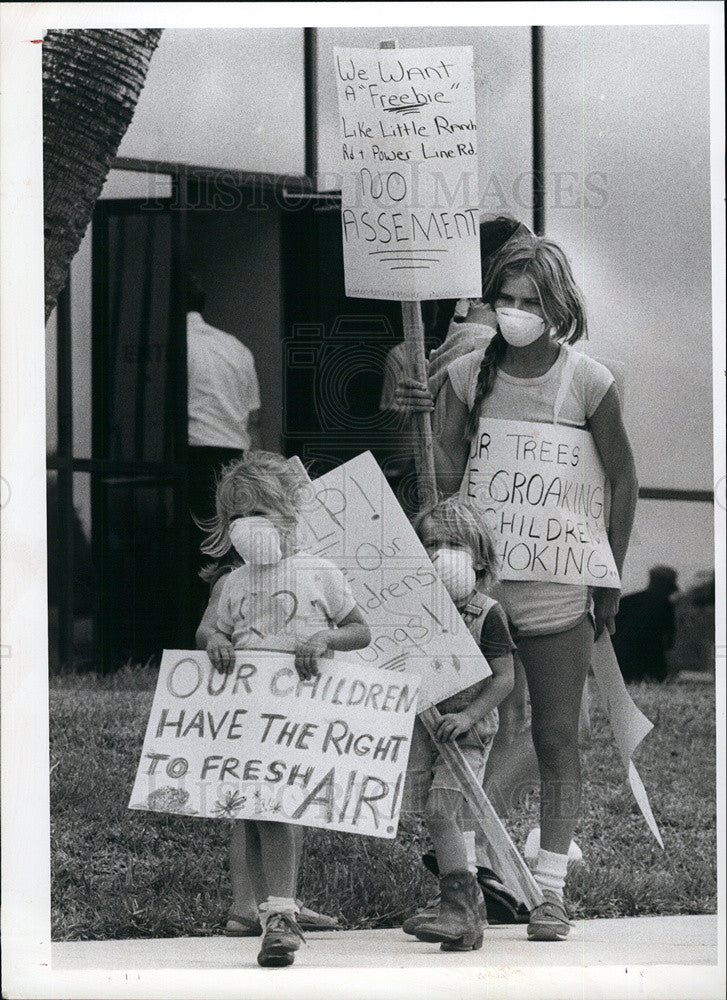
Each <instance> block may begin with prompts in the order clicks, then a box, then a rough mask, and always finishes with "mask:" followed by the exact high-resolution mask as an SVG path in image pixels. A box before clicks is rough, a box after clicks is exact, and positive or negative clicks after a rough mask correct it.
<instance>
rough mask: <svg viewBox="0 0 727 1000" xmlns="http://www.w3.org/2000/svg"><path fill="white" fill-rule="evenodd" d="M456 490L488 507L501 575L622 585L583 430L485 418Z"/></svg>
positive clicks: (600, 476)
mask: <svg viewBox="0 0 727 1000" xmlns="http://www.w3.org/2000/svg"><path fill="white" fill-rule="evenodd" d="M460 493H461V496H462V497H463V498H464V499H468V498H469V499H475V500H478V501H479V502H480V503H481V504H482V506H483V507H484V508H485V510H486V512H487V521H488V524H489V527H490V528H491V530H492V532H493V534H494V536H495V538H496V549H497V554H498V557H499V559H500V577H501V579H503V580H541V581H548V582H551V583H574V584H587V585H588V586H595V587H618V586H619V576H618V571H617V569H616V564H615V563H614V561H613V555H612V553H611V549H610V546H609V544H608V532H607V522H608V482H607V479H606V474H605V472H604V471H603V465H602V464H601V459H600V457H599V455H598V451H597V449H596V446H595V444H594V442H593V438H592V437H591V435H590V433H589V432H588V431H586V430H582V429H581V428H578V427H566V426H563V425H561V424H540V423H533V422H530V421H521V420H491V419H489V418H488V419H486V420H485V419H482V420H480V424H479V429H478V432H477V434H476V435H475V436H474V438H473V439H472V446H471V449H470V455H469V458H468V462H467V469H466V471H465V475H464V478H463V480H462V486H461V490H460Z"/></svg>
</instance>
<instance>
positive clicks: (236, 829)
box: [230, 820, 267, 920]
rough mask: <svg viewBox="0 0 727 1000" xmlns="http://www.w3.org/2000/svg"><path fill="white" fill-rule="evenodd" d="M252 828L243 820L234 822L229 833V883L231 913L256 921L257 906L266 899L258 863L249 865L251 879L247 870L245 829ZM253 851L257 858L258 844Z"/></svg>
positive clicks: (263, 881) (250, 824)
mask: <svg viewBox="0 0 727 1000" xmlns="http://www.w3.org/2000/svg"><path fill="white" fill-rule="evenodd" d="M247 826H252V823H247V822H246V821H245V820H235V822H234V823H233V825H232V831H231V833H230V882H231V883H232V908H231V911H230V912H231V913H233V914H234V915H235V916H237V917H247V918H248V919H250V920H257V918H258V906H259V905H260V903H262V901H263V900H264V899H266V898H267V890H266V886H265V880H264V878H263V874H262V868H261V866H260V864H259V863H253V864H252V865H251V868H252V871H253V873H254V876H253V878H251V877H250V875H249V874H248V868H247V832H246V829H245V828H246V827H247ZM254 851H255V852H256V853H257V855H258V856H259V853H260V846H259V843H257V844H256V845H255V848H254Z"/></svg>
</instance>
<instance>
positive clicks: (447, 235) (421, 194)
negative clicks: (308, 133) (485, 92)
mask: <svg viewBox="0 0 727 1000" xmlns="http://www.w3.org/2000/svg"><path fill="white" fill-rule="evenodd" d="M333 58H334V65H335V75H336V83H337V85H338V111H339V136H340V142H341V145H340V152H341V156H340V161H339V162H340V169H341V171H342V180H341V223H342V230H343V256H344V267H345V275H346V294H347V295H350V296H356V297H362V298H371V299H401V300H407V299H440V298H461V297H463V296H477V295H479V294H480V291H481V276H480V256H479V194H478V175H477V124H476V121H475V92H474V72H473V53H472V48H471V47H470V46H460V47H451V48H431V49H338V48H337V49H334V53H333Z"/></svg>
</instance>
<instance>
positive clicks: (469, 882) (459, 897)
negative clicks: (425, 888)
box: [414, 871, 482, 951]
mask: <svg viewBox="0 0 727 1000" xmlns="http://www.w3.org/2000/svg"><path fill="white" fill-rule="evenodd" d="M439 885H440V892H441V896H442V902H441V904H440V907H439V917H438V918H437V919H435V920H432V921H427V923H426V924H422V925H420V926H419V927H418V928H417V929H416V931H415V932H414V933H415V936H416V937H417V938H418V939H419V940H420V941H441V942H442V949H443V950H445V951H475V950H476V949H477V948H481V947H482V920H481V918H480V914H479V909H480V904H479V902H478V900H480V899H481V898H482V896H481V893H480V889H479V886H478V885H477V880H476V879H475V876H474V875H472V874H471V872H468V871H456V872H449V873H448V874H447V875H443V876H442V878H440V880H439Z"/></svg>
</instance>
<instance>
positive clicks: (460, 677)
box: [299, 452, 491, 710]
mask: <svg viewBox="0 0 727 1000" xmlns="http://www.w3.org/2000/svg"><path fill="white" fill-rule="evenodd" d="M306 492H307V497H306V499H305V502H304V503H303V504H302V514H301V521H300V533H299V541H300V543H301V544H302V546H303V547H304V548H305V549H306V550H307V551H310V552H314V553H315V554H316V555H319V556H324V557H325V558H326V559H330V560H331V561H332V562H334V563H335V564H336V565H337V566H338V568H339V569H340V570H341V571H342V573H343V574H344V576H345V577H346V579H347V580H348V582H349V584H350V586H351V590H352V591H353V595H354V597H355V598H356V601H357V602H358V604H359V605H360V606H361V608H362V610H363V613H364V615H365V616H366V621H367V622H368V624H369V626H370V628H371V643H370V644H369V645H368V646H367V647H366V648H365V649H358V650H353V651H352V652H350V653H347V654H346V656H347V658H348V659H349V660H350V661H351V662H352V663H359V664H361V665H363V666H375V667H379V668H380V669H382V670H384V671H390V672H397V671H414V672H416V673H417V674H418V675H419V676H420V677H421V679H422V690H421V693H420V696H419V709H420V710H421V709H423V708H427V707H428V706H429V705H432V704H436V703H437V702H440V701H442V700H443V699H444V698H447V697H449V696H450V695H452V694H455V693H456V692H457V691H462V690H463V689H464V688H467V687H470V685H472V684H475V683H477V681H480V680H482V678H483V677H487V676H488V675H489V674H490V672H491V671H490V667H489V665H488V663H487V661H486V660H485V658H484V657H483V655H482V653H481V652H480V648H479V646H478V645H477V643H476V642H475V640H474V639H473V638H472V635H471V634H470V631H469V629H468V628H467V626H466V625H465V624H464V622H463V621H462V618H461V616H460V614H459V612H458V611H457V609H456V607H455V606H454V604H453V603H452V600H451V598H450V597H449V594H448V593H447V590H446V588H445V586H444V584H443V583H442V582H441V581H440V579H439V577H438V576H437V574H436V573H435V571H434V567H433V566H432V563H431V561H430V559H429V557H428V555H427V553H426V551H425V549H424V546H423V545H422V543H421V542H420V541H419V539H418V538H417V535H416V532H415V531H414V529H413V528H412V526H411V524H410V522H409V519H408V518H407V516H406V514H405V513H404V511H403V510H402V509H401V507H400V506H399V503H398V501H397V499H396V497H395V496H394V494H393V492H392V490H391V487H390V486H389V484H388V483H387V481H386V477H385V476H384V474H383V472H382V471H381V469H380V468H379V465H378V463H377V462H376V459H375V458H374V457H373V455H372V454H371V453H370V452H365V453H363V454H362V455H358V456H357V457H356V458H353V459H351V460H350V461H348V462H346V463H345V464H344V465H341V466H339V467H338V468H336V469H333V470H332V471H331V472H328V473H326V474H325V475H324V476H321V477H320V478H319V479H316V480H314V481H313V482H312V483H310V485H309V486H308V487H307V488H306Z"/></svg>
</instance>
